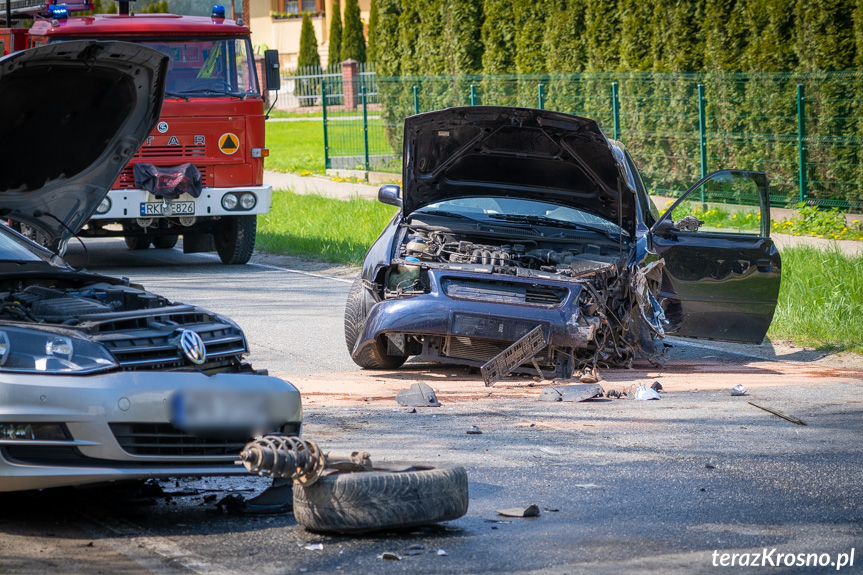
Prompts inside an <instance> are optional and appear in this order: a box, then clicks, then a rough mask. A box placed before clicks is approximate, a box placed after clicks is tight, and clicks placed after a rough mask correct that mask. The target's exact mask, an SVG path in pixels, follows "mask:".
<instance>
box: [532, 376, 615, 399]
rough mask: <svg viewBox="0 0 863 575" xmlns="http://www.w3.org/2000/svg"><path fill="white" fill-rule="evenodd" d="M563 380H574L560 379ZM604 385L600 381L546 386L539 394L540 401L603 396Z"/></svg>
mask: <svg viewBox="0 0 863 575" xmlns="http://www.w3.org/2000/svg"><path fill="white" fill-rule="evenodd" d="M558 381H561V382H566V381H572V380H558ZM604 393H605V392H604V390H603V389H602V386H601V385H599V384H598V383H577V384H573V385H562V386H559V387H546V388H545V389H543V390H542V393H540V394H539V400H540V401H573V402H578V401H585V400H588V399H593V398H594V397H597V396H599V397H602V395H603V394H604Z"/></svg>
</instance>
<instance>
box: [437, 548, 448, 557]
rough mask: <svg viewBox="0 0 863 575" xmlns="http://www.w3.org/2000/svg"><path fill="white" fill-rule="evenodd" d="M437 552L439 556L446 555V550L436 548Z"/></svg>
mask: <svg viewBox="0 0 863 575" xmlns="http://www.w3.org/2000/svg"><path fill="white" fill-rule="evenodd" d="M437 554H438V555H439V556H441V557H446V556H447V552H446V551H444V550H443V549H438V550H437Z"/></svg>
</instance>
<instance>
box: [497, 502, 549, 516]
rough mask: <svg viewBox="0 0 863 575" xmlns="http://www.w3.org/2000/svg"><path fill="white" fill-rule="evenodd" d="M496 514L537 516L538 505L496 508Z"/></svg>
mask: <svg viewBox="0 0 863 575" xmlns="http://www.w3.org/2000/svg"><path fill="white" fill-rule="evenodd" d="M497 513H498V515H503V516H504V517H539V507H537V506H536V505H533V504H531V505H528V506H527V507H513V508H511V509H498V510H497Z"/></svg>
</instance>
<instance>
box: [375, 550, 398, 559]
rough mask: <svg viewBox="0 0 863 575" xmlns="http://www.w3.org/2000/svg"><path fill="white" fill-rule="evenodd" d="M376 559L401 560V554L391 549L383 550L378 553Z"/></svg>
mask: <svg viewBox="0 0 863 575" xmlns="http://www.w3.org/2000/svg"><path fill="white" fill-rule="evenodd" d="M378 559H383V560H385V561H401V560H402V558H401V555H398V554H396V553H393V552H392V551H384V552H383V553H381V554H380V555H378Z"/></svg>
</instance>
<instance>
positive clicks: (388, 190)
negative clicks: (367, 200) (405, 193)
mask: <svg viewBox="0 0 863 575" xmlns="http://www.w3.org/2000/svg"><path fill="white" fill-rule="evenodd" d="M401 191H402V189H401V188H400V187H399V186H397V185H396V184H386V185H384V186H381V187H380V189H379V190H378V201H379V202H380V203H382V204H388V205H390V206H396V207H398V208H400V207H402V198H401Z"/></svg>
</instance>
